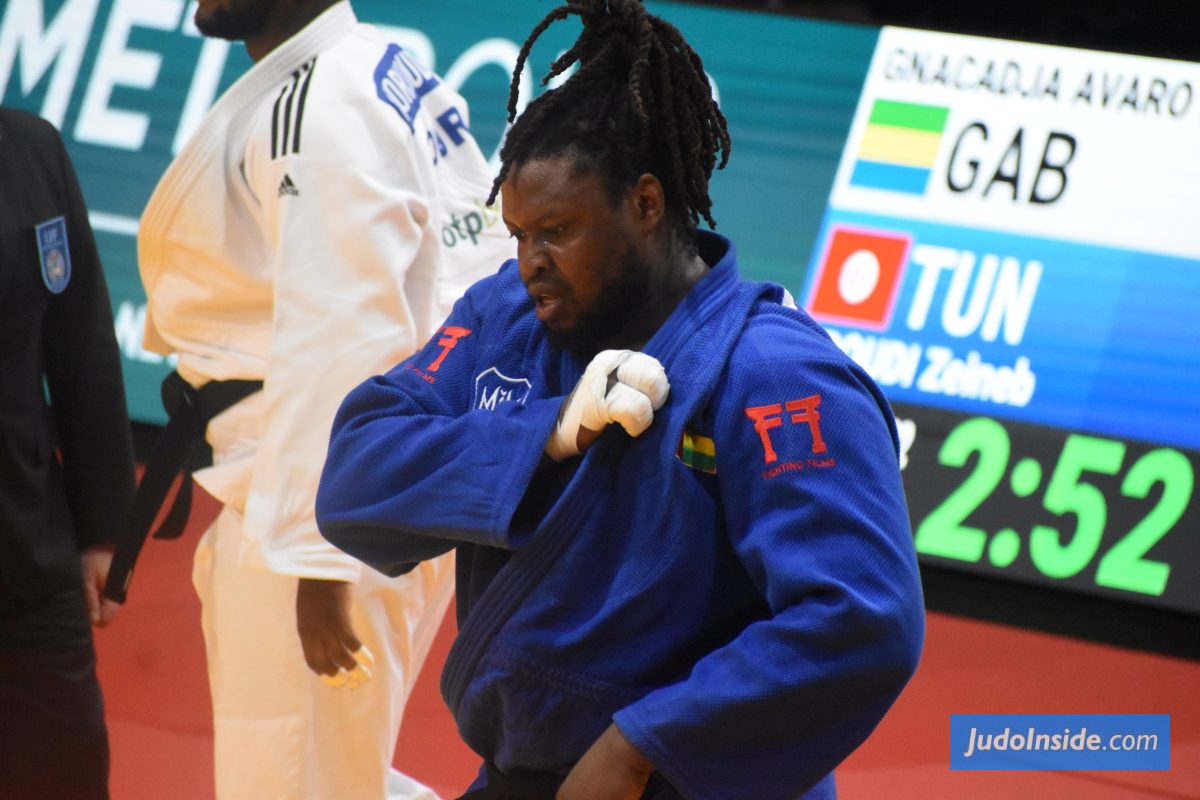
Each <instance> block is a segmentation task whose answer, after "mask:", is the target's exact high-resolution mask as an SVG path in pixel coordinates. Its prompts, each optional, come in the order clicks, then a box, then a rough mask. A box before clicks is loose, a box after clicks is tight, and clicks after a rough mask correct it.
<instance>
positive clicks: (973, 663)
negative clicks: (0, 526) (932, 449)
mask: <svg viewBox="0 0 1200 800" xmlns="http://www.w3.org/2000/svg"><path fill="white" fill-rule="evenodd" d="M215 513H216V504H215V502H214V501H213V500H212V499H211V498H209V497H208V496H207V495H205V494H204V493H203V492H202V491H199V490H198V491H197V496H196V500H195V506H194V510H193V514H192V520H191V523H190V524H189V527H188V531H187V532H186V533H185V535H184V538H183V539H182V540H180V541H177V542H157V541H151V542H150V543H149V544H148V545H147V546H146V549H145V551H144V553H143V555H142V559H141V560H140V561H139V564H138V571H137V577H136V579H135V581H134V585H133V589H132V591H131V594H130V602H129V604H128V605H127V607H125V608H123V609H122V610H121V613H120V614H119V615H118V617H117V620H116V622H115V623H114V625H113V626H112V627H111V628H109V629H108V630H103V631H99V632H98V633H97V636H96V647H97V650H98V652H99V660H100V681H101V684H102V685H103V687H104V692H105V698H106V702H107V710H108V720H109V731H110V735H111V740H112V759H113V766H112V781H111V786H112V796H113V799H114V800H162V798H168V797H169V798H172V800H211V798H212V797H213V781H212V752H211V744H212V725H211V722H210V720H209V707H208V702H209V696H208V684H207V678H206V676H205V668H204V650H203V647H204V645H203V640H202V638H201V635H200V625H199V613H200V609H199V604H198V602H197V600H196V597H195V594H194V593H193V591H192V586H191V554H192V549H193V547H194V545H195V541H196V538H197V537H198V536H199V533H200V531H201V530H202V529H203V528H204V527H205V526H207V524H208V522H209V521H210V520H211V519H212V518H213V516H214V515H215ZM453 634H454V630H453V609H452V610H451V614H450V615H448V617H447V620H446V622H445V623H443V625H442V629H441V632H440V634H439V635H438V639H437V641H436V643H435V644H434V648H433V652H432V653H431V655H430V659H429V661H428V662H427V664H426V668H425V671H424V672H423V673H422V675H421V677H420V678H419V680H418V682H417V687H416V691H415V693H414V696H413V697H412V699H411V700H410V701H409V706H408V711H407V714H406V716H405V720H404V726H403V728H402V729H401V731H400V739H399V741H398V743H397V756H396V762H395V763H396V765H397V766H398V767H399V768H400V769H402V770H404V771H406V772H408V773H409V774H411V775H413V776H414V777H416V778H417V779H419V780H421V781H423V782H425V783H426V784H428V785H429V786H431V787H433V788H434V789H435V790H437V791H438V792H440V793H441V794H442V795H443V796H444V797H445V798H447V800H450V799H451V798H454V797H457V796H458V792H460V791H461V790H462V789H463V788H465V787H466V785H467V784H468V783H469V782H470V781H471V779H472V777H473V776H474V774H475V770H476V767H477V764H478V759H477V758H476V757H475V755H474V754H473V753H471V752H470V751H469V750H468V749H467V748H466V747H465V746H464V745H463V744H462V742H461V741H459V739H458V736H457V733H456V732H455V728H454V722H453V720H451V719H450V715H449V713H448V712H447V711H446V708H445V707H444V706H443V705H442V701H441V697H440V695H439V694H438V688H437V684H438V680H437V679H438V675H439V674H440V671H441V666H442V662H443V661H444V659H445V656H446V651H447V650H448V648H449V646H450V642H451V641H452V638H453ZM957 713H1168V714H1170V715H1171V770H1170V771H1168V772H1109V771H1103V772H1101V771H1095V772H951V771H950V768H949V731H950V715H951V714H957ZM838 787H839V796H840V797H841V798H842V800H860V798H861V799H862V800H910V799H911V800H928V799H929V798H947V800H959V798H968V799H969V800H992V798H995V800H1012V798H1022V799H1024V798H1055V799H1056V800H1058V799H1059V798H1062V799H1063V800H1076V799H1078V800H1085V798H1086V800H1136V799H1137V798H1150V799H1163V798H1166V799H1167V800H1185V799H1186V798H1190V799H1192V800H1195V799H1197V798H1200V663H1196V662H1192V661H1186V660H1180V659H1173V658H1168V657H1165V656H1159V655H1152V654H1146V653H1140V652H1133V651H1128V650H1122V649H1119V648H1115V647H1109V646H1105V645H1098V644H1092V643H1088V642H1080V641H1075V640H1071V639H1066V638H1062V637H1057V636H1051V635H1047V634H1042V633H1035V632H1030V631H1025V630H1019V629H1015V628H1009V627H1006V626H1002V625H995V624H990V623H982V622H977V621H973V620H966V619H961V618H957V617H951V616H947V615H943V614H937V613H930V614H929V620H928V632H927V637H926V643H925V652H924V656H923V658H922V661H921V666H920V668H919V669H918V671H917V675H916V677H915V678H914V679H913V681H912V683H911V684H910V685H909V687H908V688H907V689H906V690H905V693H904V694H903V695H902V696H901V698H900V700H899V701H898V702H897V704H896V706H895V707H894V708H893V709H892V711H891V713H890V714H889V715H888V716H887V718H886V719H884V721H883V723H882V724H881V725H880V726H879V728H878V729H877V730H876V731H875V733H874V734H873V735H872V736H871V738H870V739H868V740H867V742H866V743H865V744H864V745H863V746H862V747H861V748H860V749H859V750H858V751H857V752H856V753H854V754H853V755H852V756H851V757H850V758H849V759H848V760H847V762H846V763H845V764H844V765H843V766H842V767H841V768H840V769H839V770H838ZM264 800H270V799H269V798H264ZM330 800H335V799H334V798H331V799H330ZM730 800H746V799H745V798H730Z"/></svg>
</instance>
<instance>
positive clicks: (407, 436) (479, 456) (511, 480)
mask: <svg viewBox="0 0 1200 800" xmlns="http://www.w3.org/2000/svg"><path fill="white" fill-rule="evenodd" d="M518 291H520V292H521V294H518ZM523 297H524V295H523V288H522V287H520V281H519V279H518V278H517V277H516V262H509V264H508V265H506V266H505V267H504V268H502V269H501V271H500V273H499V274H498V275H497V276H494V277H492V278H487V279H484V280H483V281H480V282H479V283H478V284H476V285H475V286H474V287H472V288H471V289H470V290H469V291H468V292H467V294H466V295H465V296H464V297H463V298H462V299H461V300H460V301H459V302H458V303H457V304H456V305H455V307H454V310H453V311H452V312H451V314H450V316H449V317H448V318H447V320H446V322H445V324H444V325H443V326H442V327H441V328H440V329H439V331H438V332H437V333H436V334H435V335H434V337H433V338H432V339H431V340H430V341H429V343H428V344H426V345H425V347H424V348H423V349H421V350H420V351H418V352H417V353H415V354H414V355H413V356H412V357H410V358H409V359H407V360H405V361H404V362H402V363H401V364H399V365H397V366H396V367H395V368H394V369H392V370H391V371H390V372H388V373H387V374H386V375H381V376H376V377H374V378H371V379H369V380H367V381H365V382H364V383H362V384H360V385H359V386H358V387H357V388H355V389H354V390H353V391H351V392H350V394H349V395H347V397H346V399H345V400H344V401H343V403H342V405H341V407H340V409H339V411H338V414H337V416H336V417H335V419H334V423H333V430H332V435H331V438H330V443H329V453H328V456H327V458H326V461H325V466H324V470H323V472H322V475H321V482H320V486H319V488H318V491H317V500H316V512H317V523H318V526H319V528H320V530H321V533H322V535H324V536H325V538H327V539H328V540H329V541H330V542H332V543H333V544H335V545H336V546H337V547H339V548H341V549H342V550H344V551H345V552H347V553H349V554H350V555H353V556H355V557H356V558H358V559H360V560H361V561H363V562H365V563H367V564H369V565H371V566H373V567H375V568H376V569H378V570H380V571H381V572H384V573H386V574H388V575H398V574H401V573H403V572H405V571H407V570H408V569H411V568H412V566H413V565H415V564H416V563H417V562H419V561H422V560H424V559H428V558H433V557H435V556H437V555H440V554H442V553H444V552H447V551H448V550H450V549H452V548H453V547H454V546H455V545H456V544H459V543H461V542H469V543H473V544H483V545H489V546H493V547H502V548H513V547H516V546H517V545H518V544H519V542H516V541H514V539H515V538H517V537H515V536H514V535H513V534H511V533H510V527H511V525H510V523H511V520H512V517H513V513H514V511H515V510H516V508H517V506H518V504H519V503H520V500H521V498H522V496H523V495H524V493H525V489H526V487H527V486H528V484H529V481H530V478H531V476H532V475H533V473H534V471H535V469H536V468H537V466H538V463H539V461H540V460H541V458H542V450H543V448H544V446H545V443H546V440H547V439H548V438H549V436H550V431H551V429H552V427H553V425H554V422H555V420H556V418H557V415H558V410H559V406H560V405H561V403H562V398H561V397H558V398H540V399H539V398H537V397H535V396H531V397H530V398H528V399H527V400H526V401H525V402H524V403H523V404H522V403H507V404H503V405H500V406H497V407H495V408H488V409H485V408H472V402H473V401H474V399H475V398H474V393H473V390H474V384H475V379H476V377H477V376H478V375H479V373H480V372H481V370H483V369H486V368H487V367H488V366H491V364H490V362H489V364H486V365H484V364H483V362H482V360H483V359H486V358H488V357H489V354H490V353H494V352H508V353H512V352H515V353H517V354H518V357H519V355H520V354H521V353H522V352H523V348H524V342H525V341H526V340H528V339H529V324H528V321H522V318H521V315H520V314H519V313H517V312H518V311H519V310H520V309H522V308H523V307H524V305H527V302H526V303H525V304H522V303H521V302H520V300H521V299H522V298H523ZM524 299H525V300H526V301H527V298H524ZM491 308H496V309H499V310H498V311H497V313H496V314H495V315H492V316H489V313H488V312H489V309H491ZM525 316H527V317H528V316H531V315H525ZM489 335H490V339H489ZM485 342H486V343H487V344H486V345H485Z"/></svg>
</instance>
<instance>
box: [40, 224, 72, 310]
mask: <svg viewBox="0 0 1200 800" xmlns="http://www.w3.org/2000/svg"><path fill="white" fill-rule="evenodd" d="M35 233H36V235H37V247H38V261H39V262H40V263H41V266H42V282H43V283H45V284H46V288H47V289H49V290H50V291H51V292H54V294H60V293H61V292H62V290H63V289H66V288H67V284H68V283H70V282H71V251H70V250H69V249H68V247H67V218H66V217H55V218H54V219H51V220H47V221H45V222H43V223H42V224H40V225H38V226H37V228H36V229H35Z"/></svg>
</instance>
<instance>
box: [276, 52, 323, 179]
mask: <svg viewBox="0 0 1200 800" xmlns="http://www.w3.org/2000/svg"><path fill="white" fill-rule="evenodd" d="M316 67H317V59H316V58H315V57H314V58H313V59H312V60H311V61H307V62H305V63H304V64H302V65H301V66H300V68H299V69H297V70H296V71H295V72H293V73H292V80H291V81H290V82H288V83H286V84H284V86H283V88H282V89H280V90H279V96H278V97H276V98H275V108H274V111H273V112H272V116H271V158H279V157H281V156H286V155H287V154H288V153H299V152H300V125H301V123H302V122H303V121H304V101H305V99H307V97H308V85H309V83H310V82H312V76H313V70H315V69H316Z"/></svg>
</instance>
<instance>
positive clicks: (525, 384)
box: [471, 367, 533, 411]
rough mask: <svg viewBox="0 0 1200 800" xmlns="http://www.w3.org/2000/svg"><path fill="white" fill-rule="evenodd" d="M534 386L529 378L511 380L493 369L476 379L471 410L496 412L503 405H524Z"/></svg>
mask: <svg viewBox="0 0 1200 800" xmlns="http://www.w3.org/2000/svg"><path fill="white" fill-rule="evenodd" d="M532 386H533V384H531V383H530V382H529V379H528V378H510V377H508V376H507V375H505V374H504V373H502V372H501V371H500V370H498V369H496V368H495V367H491V368H489V369H486V370H484V371H483V372H481V373H479V375H478V376H476V378H475V398H474V399H473V400H472V401H471V408H486V409H487V410H488V411H495V410H496V408H497V407H498V406H500V405H501V404H503V403H520V404H521V405H524V404H525V399H526V398H527V397H529V390H530V389H531V388H532Z"/></svg>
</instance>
